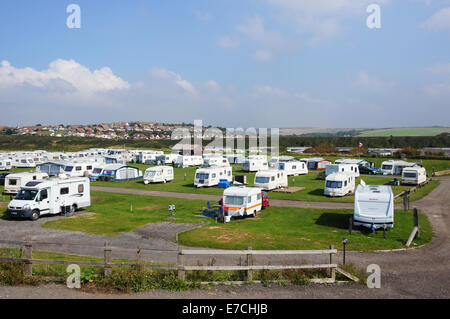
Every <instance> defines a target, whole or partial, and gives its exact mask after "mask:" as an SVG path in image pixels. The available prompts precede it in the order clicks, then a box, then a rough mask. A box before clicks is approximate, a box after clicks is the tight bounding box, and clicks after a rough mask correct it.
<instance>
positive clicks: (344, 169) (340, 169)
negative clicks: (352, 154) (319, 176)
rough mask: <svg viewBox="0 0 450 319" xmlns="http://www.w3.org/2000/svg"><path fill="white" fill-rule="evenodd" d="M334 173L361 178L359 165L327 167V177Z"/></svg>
mask: <svg viewBox="0 0 450 319" xmlns="http://www.w3.org/2000/svg"><path fill="white" fill-rule="evenodd" d="M333 173H349V174H352V175H353V176H355V177H359V168H358V165H357V164H328V165H327V166H326V167H325V177H326V176H328V175H330V174H333Z"/></svg>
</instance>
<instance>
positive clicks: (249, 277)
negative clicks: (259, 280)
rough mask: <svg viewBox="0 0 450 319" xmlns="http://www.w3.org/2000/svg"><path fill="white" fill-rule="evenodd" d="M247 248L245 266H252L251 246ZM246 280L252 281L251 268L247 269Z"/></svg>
mask: <svg viewBox="0 0 450 319" xmlns="http://www.w3.org/2000/svg"><path fill="white" fill-rule="evenodd" d="M247 250H248V251H249V254H247V266H253V254H252V253H251V251H252V247H248V248H247ZM247 280H248V281H253V270H251V269H248V270H247Z"/></svg>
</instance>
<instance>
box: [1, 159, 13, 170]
mask: <svg viewBox="0 0 450 319" xmlns="http://www.w3.org/2000/svg"><path fill="white" fill-rule="evenodd" d="M11 168H12V162H11V160H10V159H7V158H0V171H8V170H10V169H11Z"/></svg>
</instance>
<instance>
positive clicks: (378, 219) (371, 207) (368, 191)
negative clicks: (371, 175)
mask: <svg viewBox="0 0 450 319" xmlns="http://www.w3.org/2000/svg"><path fill="white" fill-rule="evenodd" d="M353 224H354V225H355V226H365V227H370V228H372V229H377V228H383V226H384V225H386V227H389V228H392V227H394V194H393V193H392V189H391V186H385V185H365V183H364V182H362V183H361V184H360V185H358V187H357V188H356V192H355V209H354V212H353Z"/></svg>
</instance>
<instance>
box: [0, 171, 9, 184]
mask: <svg viewBox="0 0 450 319" xmlns="http://www.w3.org/2000/svg"><path fill="white" fill-rule="evenodd" d="M9 174H11V173H1V174H0V186H5V179H6V176H8V175H9Z"/></svg>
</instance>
